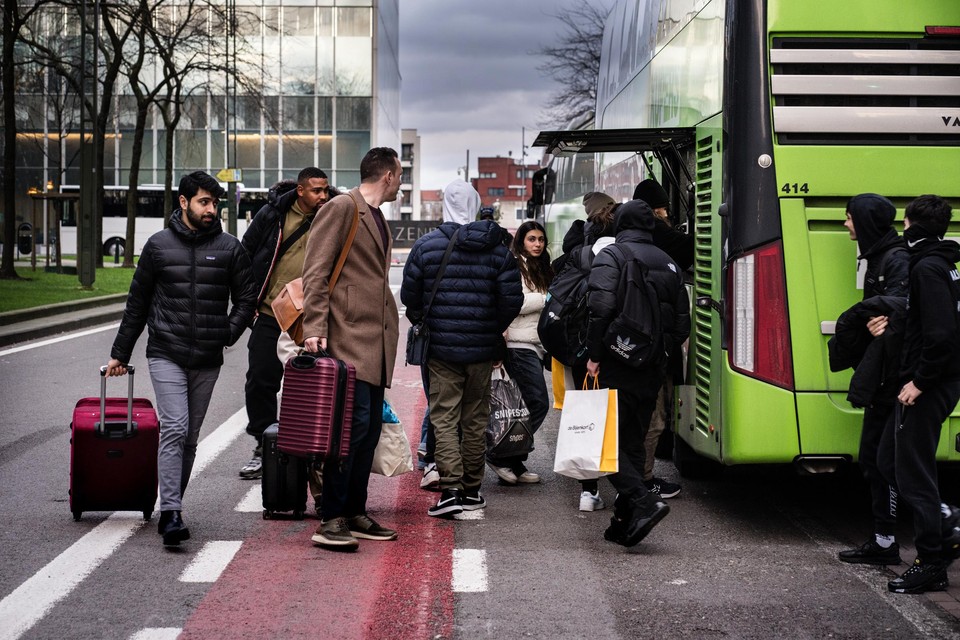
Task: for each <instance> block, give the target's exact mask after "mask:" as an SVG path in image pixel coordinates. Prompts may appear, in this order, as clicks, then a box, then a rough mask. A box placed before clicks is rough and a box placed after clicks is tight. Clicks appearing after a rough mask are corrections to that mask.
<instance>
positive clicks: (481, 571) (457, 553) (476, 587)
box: [451, 549, 487, 593]
mask: <svg viewBox="0 0 960 640" xmlns="http://www.w3.org/2000/svg"><path fill="white" fill-rule="evenodd" d="M451 582H452V587H453V592H454V593H480V592H483V591H486V590H487V552H486V551H484V550H483V549H454V550H453V580H452V581H451Z"/></svg>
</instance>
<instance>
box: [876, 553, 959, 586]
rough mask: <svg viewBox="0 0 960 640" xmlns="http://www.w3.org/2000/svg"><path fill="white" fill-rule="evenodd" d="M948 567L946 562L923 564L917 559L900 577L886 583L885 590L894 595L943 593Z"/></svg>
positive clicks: (923, 562)
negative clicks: (928, 592)
mask: <svg viewBox="0 0 960 640" xmlns="http://www.w3.org/2000/svg"><path fill="white" fill-rule="evenodd" d="M948 565H949V563H948V562H945V561H942V560H939V561H934V562H925V561H923V560H921V559H920V558H917V559H916V560H914V561H913V565H912V566H911V567H910V568H909V569H907V570H906V571H904V572H903V575H902V576H900V577H899V578H895V579H893V580H891V581H890V582H888V583H887V589H889V590H890V591H892V592H894V593H924V592H926V591H943V590H945V589H946V588H947V584H948V582H947V566H948Z"/></svg>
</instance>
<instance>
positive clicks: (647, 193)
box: [633, 179, 670, 209]
mask: <svg viewBox="0 0 960 640" xmlns="http://www.w3.org/2000/svg"><path fill="white" fill-rule="evenodd" d="M633 199H634V200H643V201H644V202H646V203H647V204H648V205H650V208H651V209H661V208H665V207H666V206H667V205H668V204H670V198H668V197H667V192H666V191H664V190H663V187H661V186H660V183H659V182H657V181H656V180H653V179H647V180H644V181H643V182H641V183H640V184H638V185H637V188H636V189H634V190H633Z"/></svg>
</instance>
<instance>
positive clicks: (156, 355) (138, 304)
mask: <svg viewBox="0 0 960 640" xmlns="http://www.w3.org/2000/svg"><path fill="white" fill-rule="evenodd" d="M222 195H223V188H221V187H220V185H219V184H218V183H217V181H216V180H215V179H214V178H213V177H212V176H210V175H208V174H206V173H204V172H202V171H195V172H193V173H190V174H187V175H185V176H184V177H183V178H182V179H181V180H180V208H179V209H176V210H175V211H174V212H173V214H172V215H171V216H170V226H169V227H168V228H166V229H164V230H163V231H159V232H157V233H155V234H153V235H152V236H150V239H149V240H147V243H146V244H145V245H144V247H143V252H142V253H141V254H140V261H139V262H138V263H137V271H136V273H134V275H133V282H132V283H131V284H130V295H129V296H128V298H127V306H126V309H124V312H123V320H121V322H120V329H119V330H118V331H117V337H116V339H115V340H114V341H113V348H112V349H111V351H110V361H109V362H108V363H107V367H106V375H108V376H122V375H124V374H125V373H126V372H127V363H128V362H130V357H131V355H132V353H133V348H134V345H136V343H137V339H138V338H139V337H140V334H141V333H143V328H144V327H148V328H149V335H150V337H149V340H148V341H147V363H148V364H149V366H150V379H151V381H152V382H153V388H154V392H155V393H156V397H157V414H158V416H159V418H160V448H159V451H158V453H157V474H158V476H159V480H160V521H159V523H158V525H157V531H158V533H159V534H160V535H162V536H163V544H164V546H177V545H179V544H180V542H182V541H184V540H187V539H189V538H190V531H189V529H187V527H186V525H185V524H184V523H183V518H182V517H181V513H180V512H181V504H182V500H183V493H184V491H185V490H186V488H187V482H188V481H189V480H190V472H191V470H192V468H193V461H194V459H195V458H196V455H197V442H198V440H199V438H200V427H201V425H202V424H203V418H204V416H205V415H206V413H207V406H208V405H209V403H210V397H211V395H213V387H214V385H215V384H216V382H217V377H218V376H219V375H220V367H221V366H222V365H223V349H224V347H229V346H230V345H232V344H234V343H236V341H237V340H239V339H240V336H241V335H243V332H244V331H245V330H246V328H247V325H248V324H250V319H251V318H252V317H253V309H254V304H255V301H256V299H257V292H256V289H255V288H254V283H253V277H252V274H251V270H250V259H249V258H248V257H247V254H246V252H245V251H244V250H243V247H241V246H240V241H239V240H237V239H236V238H235V237H233V236H231V235H230V234H227V233H223V228H222V227H221V226H220V220H219V219H217V203H218V201H219V198H220V196H222ZM231 302H232V303H233V306H232V308H230V309H229V312H228V305H229V304H230V303H231Z"/></svg>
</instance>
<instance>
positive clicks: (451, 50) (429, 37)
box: [400, 0, 561, 189]
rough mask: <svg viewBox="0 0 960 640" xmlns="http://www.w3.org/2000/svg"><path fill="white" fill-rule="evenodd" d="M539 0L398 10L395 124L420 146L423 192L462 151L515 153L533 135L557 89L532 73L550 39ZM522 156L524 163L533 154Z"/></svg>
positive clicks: (426, 0)
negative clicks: (400, 79) (411, 132)
mask: <svg viewBox="0 0 960 640" xmlns="http://www.w3.org/2000/svg"><path fill="white" fill-rule="evenodd" d="M557 7H558V5H557V3H556V2H553V1H547V0H523V2H518V1H517V0H486V1H484V2H470V1H467V0H416V2H404V3H402V4H401V7H400V72H401V75H402V77H403V85H402V97H401V117H400V120H401V124H402V126H403V127H404V128H405V129H417V130H418V133H419V135H420V140H421V150H420V159H421V169H420V171H421V187H422V188H424V189H439V188H442V187H443V186H445V185H446V184H447V183H448V182H450V180H452V179H454V178H456V177H457V168H458V167H462V166H463V165H464V163H465V162H466V153H467V150H468V149H469V150H470V159H471V165H472V167H471V171H470V173H471V175H476V169H475V167H476V158H477V157H478V156H496V155H507V154H508V152H511V151H512V152H513V155H514V156H515V157H517V158H519V156H520V148H521V128H522V127H526V128H527V132H526V144H527V145H528V146H529V144H530V142H531V141H532V140H533V138H534V137H535V136H536V134H537V132H538V131H539V129H538V125H537V123H538V121H540V120H541V119H542V115H541V112H542V108H543V105H544V104H545V102H546V100H547V97H548V96H549V94H550V93H552V92H553V91H556V90H557V89H558V88H559V87H557V86H556V85H555V84H554V83H553V82H552V81H551V80H549V79H547V78H544V77H542V76H541V75H540V73H539V72H538V71H537V65H538V64H540V62H541V60H540V58H539V57H538V56H536V55H534V54H533V52H535V51H537V50H538V49H539V48H540V46H541V44H542V43H544V42H547V41H548V40H549V39H550V38H553V37H555V36H556V33H557V32H558V31H559V29H560V28H561V25H560V23H559V21H557V20H555V19H552V18H550V17H549V15H550V14H551V13H553V12H555V11H556V10H557ZM539 155H540V153H539V151H536V150H528V155H527V161H528V162H532V161H534V157H536V158H539Z"/></svg>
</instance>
